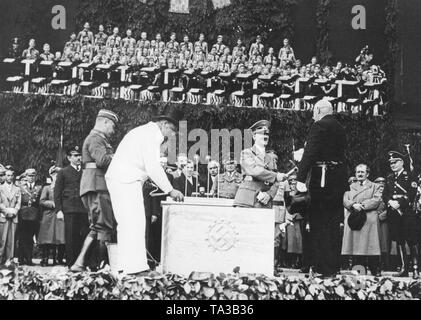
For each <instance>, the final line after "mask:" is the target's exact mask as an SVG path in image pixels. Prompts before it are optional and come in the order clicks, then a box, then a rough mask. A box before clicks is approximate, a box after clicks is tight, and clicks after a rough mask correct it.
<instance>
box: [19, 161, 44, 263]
mask: <svg viewBox="0 0 421 320" xmlns="http://www.w3.org/2000/svg"><path fill="white" fill-rule="evenodd" d="M25 174H26V176H27V179H28V182H27V183H25V184H23V185H22V186H21V187H20V190H21V195H22V202H21V208H20V210H19V213H18V239H19V248H18V251H19V254H18V255H19V262H20V263H21V264H27V265H32V264H33V263H32V251H33V246H34V240H33V239H34V236H35V235H36V234H38V228H39V220H40V209H39V198H40V196H41V191H42V188H41V186H39V185H36V184H35V176H36V170H35V169H27V170H26V172H25Z"/></svg>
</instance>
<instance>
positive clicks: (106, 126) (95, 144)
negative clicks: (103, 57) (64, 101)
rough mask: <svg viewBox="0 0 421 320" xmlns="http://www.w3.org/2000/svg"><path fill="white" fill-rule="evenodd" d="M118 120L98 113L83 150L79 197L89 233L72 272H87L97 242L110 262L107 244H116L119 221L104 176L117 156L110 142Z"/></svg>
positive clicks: (109, 115)
mask: <svg viewBox="0 0 421 320" xmlns="http://www.w3.org/2000/svg"><path fill="white" fill-rule="evenodd" d="M118 121H119V119H118V116H117V115H116V114H115V113H114V112H112V111H109V110H105V109H102V110H100V111H99V112H98V115H97V118H96V122H95V127H94V128H93V129H92V130H91V132H90V133H89V135H88V136H87V137H86V139H85V142H84V143H83V147H82V163H83V174H82V180H81V182H80V196H81V197H82V201H83V204H84V205H85V207H86V208H87V209H88V212H89V222H90V229H91V231H90V232H89V234H88V236H87V237H86V239H85V242H84V244H83V248H82V251H81V252H80V254H79V256H78V258H77V260H76V262H75V263H74V265H73V266H72V267H71V271H74V272H78V271H82V270H83V269H84V265H85V256H86V253H87V252H88V249H89V248H90V246H91V245H92V243H93V241H94V240H98V241H99V243H98V244H99V246H100V251H101V254H100V255H101V257H100V258H101V259H102V258H104V259H105V261H106V260H107V257H106V254H105V251H106V249H105V244H106V243H115V242H116V226H117V225H116V221H115V218H114V214H113V210H112V207H111V199H110V194H109V193H108V189H107V185H106V183H105V178H104V175H105V173H106V171H107V169H108V166H109V164H110V162H111V160H112V158H113V156H114V149H113V147H112V146H111V144H110V143H109V140H108V139H109V138H110V137H111V136H112V135H113V134H114V127H115V125H116V124H117V123H118Z"/></svg>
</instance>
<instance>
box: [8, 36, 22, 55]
mask: <svg viewBox="0 0 421 320" xmlns="http://www.w3.org/2000/svg"><path fill="white" fill-rule="evenodd" d="M20 56H21V50H20V44H19V38H13V39H12V45H11V47H10V48H9V54H8V58H13V59H18V58H20Z"/></svg>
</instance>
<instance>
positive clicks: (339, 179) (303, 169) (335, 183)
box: [297, 115, 348, 197]
mask: <svg viewBox="0 0 421 320" xmlns="http://www.w3.org/2000/svg"><path fill="white" fill-rule="evenodd" d="M345 146H346V137H345V130H344V128H343V127H342V126H341V124H340V123H339V122H338V120H336V119H335V117H334V116H333V115H327V116H325V117H323V119H321V120H320V121H317V122H315V123H314V124H313V126H312V127H311V130H310V133H309V135H308V138H307V144H306V146H305V148H304V154H303V157H302V160H301V162H300V164H299V167H298V176H297V180H298V181H300V182H302V183H305V182H306V180H307V178H308V177H309V176H310V180H309V182H310V191H314V190H315V189H320V180H321V175H322V170H321V168H319V167H316V164H317V162H324V161H335V162H338V163H342V164H343V162H344V160H345ZM325 181H326V182H325V190H332V191H333V193H335V194H337V195H340V197H342V196H343V194H344V192H345V190H347V188H348V185H347V179H346V170H345V167H344V166H343V165H338V166H334V167H329V168H328V169H327V172H326V180H325Z"/></svg>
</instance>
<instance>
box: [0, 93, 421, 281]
mask: <svg viewBox="0 0 421 320" xmlns="http://www.w3.org/2000/svg"><path fill="white" fill-rule="evenodd" d="M313 118H314V120H315V123H314V124H313V126H312V127H311V130H310V133H309V136H308V138H307V143H306V145H305V147H304V149H302V150H300V152H297V153H296V154H295V160H296V161H297V166H296V167H294V168H293V169H292V170H291V171H290V172H288V173H281V172H279V170H278V156H277V155H276V153H275V152H274V151H273V150H269V149H267V147H268V143H269V135H270V122H269V121H267V120H261V121H258V122H257V123H255V124H253V125H252V126H251V127H250V130H251V131H252V133H253V141H254V144H253V146H252V147H251V148H248V149H245V150H243V151H242V152H241V156H240V161H239V163H237V161H236V159H235V158H234V155H233V154H231V153H230V154H226V155H224V156H223V157H222V165H223V167H222V168H221V166H220V164H219V161H218V160H219V159H218V160H216V159H209V160H210V161H208V164H207V170H206V172H207V174H200V175H199V170H198V161H197V159H193V160H191V159H188V158H187V156H186V155H184V154H179V155H178V157H177V161H176V166H172V165H169V164H168V160H167V158H166V157H165V155H164V154H161V158H159V153H160V146H161V144H163V143H165V141H166V138H165V137H169V136H171V135H174V134H175V129H176V124H177V120H174V118H171V117H167V116H161V117H157V118H156V120H155V121H152V122H149V123H148V124H146V125H144V126H139V127H137V128H135V129H134V130H132V131H130V132H129V133H128V134H127V135H126V137H125V138H124V139H123V141H122V142H121V143H120V145H119V147H118V149H117V150H116V152H117V153H115V152H114V148H113V147H112V146H111V144H110V143H109V139H110V137H111V136H112V135H113V134H114V130H115V126H116V125H117V124H118V123H119V117H118V115H116V114H115V113H114V112H112V111H109V110H105V109H103V110H100V111H99V113H98V116H97V118H96V122H95V126H94V128H93V129H92V131H91V132H90V134H89V135H88V136H87V138H86V139H85V141H84V143H83V147H82V148H81V149H80V148H79V147H73V148H70V149H69V150H68V152H67V160H68V161H69V165H68V166H66V167H65V168H59V167H57V166H53V167H51V168H50V170H49V176H50V178H49V184H47V185H44V186H40V185H38V184H36V183H35V176H36V171H35V170H34V169H28V170H26V171H25V173H24V174H23V175H21V176H20V177H19V179H16V178H15V175H14V170H13V168H12V167H11V166H6V167H3V166H1V167H0V170H1V171H0V179H1V180H0V182H1V186H0V213H1V216H0V237H1V245H0V258H1V261H0V262H1V263H4V262H6V261H7V260H10V259H11V258H13V257H14V256H15V255H16V256H17V257H18V261H19V262H20V263H21V264H27V265H32V264H33V262H32V256H33V244H34V241H36V243H37V244H38V245H39V247H40V248H41V254H42V260H41V265H44V266H45V265H47V264H48V263H49V261H48V258H49V256H50V255H51V254H52V255H53V262H54V264H63V263H64V259H65V260H66V264H67V265H68V266H69V267H70V270H72V271H76V272H77V271H82V270H84V269H85V266H86V265H88V264H89V263H90V262H88V260H89V259H91V258H92V256H94V257H96V258H97V259H96V260H95V259H94V258H92V259H94V260H95V263H97V265H98V262H99V261H104V260H105V261H107V259H108V255H107V251H108V246H109V245H110V244H112V243H115V242H116V241H117V244H118V245H119V246H121V250H122V251H121V252H124V253H125V254H124V255H122V258H121V259H123V260H124V263H123V264H124V265H126V266H127V268H128V269H131V270H137V271H140V270H142V267H139V266H142V265H144V264H145V261H147V263H148V265H149V267H150V268H154V267H155V266H156V264H158V263H159V260H160V244H161V240H160V239H161V229H162V227H161V224H162V221H161V215H162V208H161V206H160V202H161V201H162V200H164V199H166V197H167V196H168V195H170V196H171V197H173V198H175V199H178V200H182V199H183V197H184V196H186V197H208V198H224V199H232V200H233V205H234V206H236V207H246V208H270V209H273V211H274V216H275V225H274V257H275V262H274V265H275V268H276V267H278V266H280V267H281V268H282V267H294V268H301V269H302V271H303V272H309V270H311V271H312V272H317V273H320V274H322V275H324V276H331V275H333V274H335V273H337V272H338V271H339V269H340V267H341V264H342V267H344V266H345V268H348V267H352V266H355V265H361V266H363V267H367V268H368V269H369V270H370V272H371V274H373V275H380V272H381V271H382V270H383V271H388V270H392V269H395V268H399V272H398V274H397V275H398V276H408V275H409V271H410V270H412V275H413V277H414V278H418V259H419V253H420V252H419V245H420V240H421V237H420V235H421V220H420V215H419V213H420V209H421V202H420V201H421V200H420V194H421V193H420V187H419V184H420V181H419V180H420V177H419V176H417V175H416V173H415V172H416V171H415V170H414V169H413V166H412V159H411V161H409V160H408V156H407V155H403V154H401V153H399V152H396V151H391V152H389V154H388V158H389V163H390V169H391V172H392V173H391V174H390V175H388V176H387V178H386V179H384V178H382V177H379V178H377V179H375V180H374V181H373V182H372V181H371V180H370V179H371V177H370V168H369V166H368V165H366V164H359V165H357V166H356V167H355V177H352V178H350V179H349V180H348V183H347V172H346V170H345V166H344V163H345V158H344V152H345V148H346V134H345V132H344V129H343V128H342V126H341V125H340V124H339V122H338V121H337V119H336V118H335V116H334V115H333V107H332V105H331V104H330V103H329V102H328V101H327V100H321V101H319V102H318V103H317V104H316V106H315V109H314V111H313ZM180 119H181V118H180ZM178 120H179V119H178ZM145 134H146V136H148V137H149V136H151V137H153V136H154V135H156V137H157V138H156V139H150V140H149V139H148V140H145V139H144V138H143V139H142V138H141V137H145ZM148 143H154V146H155V147H154V149H150V148H151V147H150V146H148V145H147V144H148ZM133 146H136V148H137V147H138V148H139V150H135V149H133V148H134V147H133ZM116 154H117V156H116ZM129 154H130V155H131V156H129ZM155 154H156V156H157V157H156V158H155V157H154V155H155ZM158 158H159V161H158ZM409 164H410V166H409V167H408V165H409ZM143 166H144V167H145V169H140V168H141V167H142V168H143ZM130 167H132V169H130ZM142 170H145V171H142ZM144 172H148V173H147V174H146V173H144ZM148 178H149V179H148ZM124 188H126V189H127V190H124ZM134 198H136V199H134ZM131 201H133V202H131ZM116 212H117V213H116ZM139 212H141V213H143V214H144V216H143V214H142V217H141V218H142V219H141V220H137V219H139V218H140V217H139ZM128 213H130V214H133V215H132V216H124V215H125V214H128ZM119 228H120V229H119ZM136 228H137V229H136ZM138 228H140V230H145V233H143V232H139V230H138ZM123 229H124V231H127V232H122V231H121V230H123ZM119 230H120V231H119ZM135 239H137V240H138V241H137V240H136V241H135ZM16 243H17V249H18V250H17V252H15V247H16V246H15V244H16ZM392 244H393V245H392ZM119 250H120V249H119ZM141 250H146V251H145V257H143V256H142V254H141V255H140V257H138V258H136V259H138V260H137V261H135V262H133V261H132V260H133V258H132V257H133V256H135V255H136V254H135V252H136V253H138V252H140V251H141ZM92 252H95V254H96V256H95V255H93V254H92ZM341 255H342V257H343V259H342V262H341ZM391 255H392V257H394V258H395V259H391ZM348 258H349V259H348ZM92 259H91V260H92ZM131 259H132V260H131ZM391 260H394V261H391ZM347 263H349V265H346V264H347ZM93 264H94V263H93ZM139 268H140V270H139ZM133 272H134V271H133ZM134 273H136V272H134Z"/></svg>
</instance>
